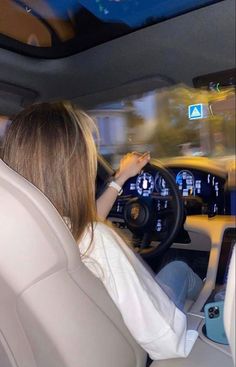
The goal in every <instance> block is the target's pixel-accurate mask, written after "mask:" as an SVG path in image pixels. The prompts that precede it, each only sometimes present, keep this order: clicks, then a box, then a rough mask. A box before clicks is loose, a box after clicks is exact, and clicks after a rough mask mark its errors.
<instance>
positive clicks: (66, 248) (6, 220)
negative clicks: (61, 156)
mask: <svg viewBox="0 0 236 367" xmlns="http://www.w3.org/2000/svg"><path fill="white" fill-rule="evenodd" d="M42 246H43V249H42ZM79 265H81V261H80V254H79V250H78V246H77V244H76V242H75V241H74V238H73V237H72V235H71V233H70V231H69V230H68V228H67V226H66V225H65V223H64V221H63V219H62V218H61V216H60V215H59V213H58V212H57V210H56V209H55V208H54V207H53V205H52V203H51V202H50V201H49V200H48V199H47V198H46V197H45V196H44V195H43V193H42V192H41V191H40V190H38V189H37V188H36V187H35V186H34V185H32V184H31V183H30V182H28V181H27V180H26V179H24V178H23V177H22V176H21V175H19V174H17V173H16V172H15V171H13V170H12V169H10V168H9V167H8V166H7V165H6V164H5V163H4V162H3V161H2V160H0V269H1V270H0V272H1V274H2V276H3V277H6V279H8V281H12V287H14V290H15V292H17V293H18V292H21V291H22V290H23V289H24V288H25V287H27V286H29V284H31V283H34V282H36V281H37V280H38V278H39V277H42V276H44V275H46V274H47V275H48V274H50V273H51V272H55V271H58V270H59V269H61V268H63V267H67V268H68V270H73V268H75V267H78V266H79Z"/></svg>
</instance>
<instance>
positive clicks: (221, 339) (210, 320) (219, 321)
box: [204, 301, 229, 344]
mask: <svg viewBox="0 0 236 367" xmlns="http://www.w3.org/2000/svg"><path fill="white" fill-rule="evenodd" d="M204 313H205V325H206V336H207V337H208V338H209V339H211V340H212V341H214V342H216V343H220V344H229V343H228V340H227V337H226V334H225V329H224V322H223V313H224V302H223V301H218V302H211V303H207V304H206V305H205V307H204Z"/></svg>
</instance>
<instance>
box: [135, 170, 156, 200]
mask: <svg viewBox="0 0 236 367" xmlns="http://www.w3.org/2000/svg"><path fill="white" fill-rule="evenodd" d="M136 190H137V192H138V194H139V195H142V196H149V195H151V193H152V192H153V190H154V178H153V177H152V175H151V174H150V173H147V172H143V173H142V174H141V175H139V176H138V177H137V180H136Z"/></svg>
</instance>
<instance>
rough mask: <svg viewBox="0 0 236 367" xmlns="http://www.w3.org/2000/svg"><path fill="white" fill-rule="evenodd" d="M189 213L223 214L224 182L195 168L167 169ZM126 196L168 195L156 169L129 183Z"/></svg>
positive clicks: (165, 185)
mask: <svg viewBox="0 0 236 367" xmlns="http://www.w3.org/2000/svg"><path fill="white" fill-rule="evenodd" d="M169 171H170V172H171V173H172V174H173V177H174V179H175V182H176V184H177V186H178V188H179V191H180V192H181V196H182V198H183V200H184V203H185V206H186V207H187V213H188V214H201V213H204V214H212V215H214V214H224V184H225V180H224V179H223V178H221V177H218V176H216V175H214V174H212V173H209V172H205V171H201V170H197V169H182V168H170V169H169ZM124 194H125V195H129V194H132V195H134V194H137V195H138V196H142V197H146V198H148V197H150V198H151V197H153V198H155V197H158V196H162V197H163V196H168V195H169V194H170V191H169V188H168V186H167V183H166V181H165V179H164V178H163V177H162V176H161V175H160V173H159V172H158V170H155V169H153V170H149V171H148V172H146V171H143V172H142V173H141V174H140V175H138V176H136V177H134V178H132V179H130V180H129V184H128V185H126V192H124Z"/></svg>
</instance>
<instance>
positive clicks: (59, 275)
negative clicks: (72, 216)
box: [0, 160, 146, 367]
mask: <svg viewBox="0 0 236 367" xmlns="http://www.w3.org/2000/svg"><path fill="white" fill-rule="evenodd" d="M145 363H146V354H145V353H144V352H143V350H142V349H141V348H140V347H139V346H138V345H137V344H136V342H135V341H134V339H133V338H132V336H131V335H130V333H129V331H128V330H127V328H126V327H125V325H124V323H123V320H122V318H121V315H120V313H119V311H118V310H117V308H116V307H115V305H114V304H113V302H112V300H111V299H110V297H109V296H108V294H107V292H106V290H105V289H104V287H103V285H102V283H101V282H100V281H99V280H98V279H96V278H95V277H94V276H93V275H92V273H90V271H89V270H88V269H87V268H86V267H85V266H84V264H83V263H82V262H81V260H80V254H79V250H78V246H77V244H76V242H75V241H74V239H73V237H72V236H71V234H70V232H69V230H68V229H67V227H66V225H65V224H64V221H63V220H62V218H61V217H60V215H59V214H58V212H57V211H56V209H55V208H54V207H53V205H52V204H51V203H50V202H49V200H47V198H46V197H45V196H44V195H43V194H42V193H41V192H40V191H39V190H37V189H36V188H35V187H34V186H33V185H32V184H30V183H29V182H28V181H27V180H25V179H24V178H23V177H21V176H20V175H18V174H17V173H16V172H14V171H13V170H11V169H10V168H9V167H7V166H6V165H5V164H4V163H3V161H1V160H0V366H1V367H78V366H79V367H95V366H96V367H100V366H101V367H111V366H112V367H143V366H145Z"/></svg>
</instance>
